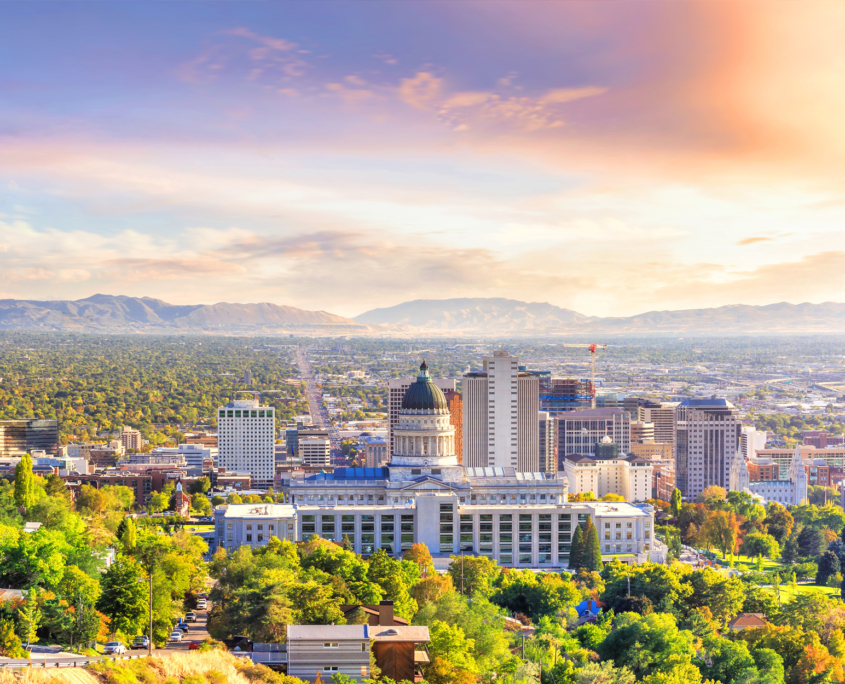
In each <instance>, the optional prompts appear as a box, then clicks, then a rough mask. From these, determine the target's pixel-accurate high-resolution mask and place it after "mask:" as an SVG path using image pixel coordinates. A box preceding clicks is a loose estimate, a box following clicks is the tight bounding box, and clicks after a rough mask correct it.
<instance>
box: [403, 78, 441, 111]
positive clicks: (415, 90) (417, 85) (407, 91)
mask: <svg viewBox="0 0 845 684" xmlns="http://www.w3.org/2000/svg"><path fill="white" fill-rule="evenodd" d="M442 87H443V79H442V78H437V77H436V76H435V75H434V74H432V73H430V72H427V71H419V72H417V73H416V74H415V75H414V76H413V77H412V78H403V79H402V80H401V81H400V83H399V87H398V89H397V93H398V95H399V99H400V100H402V102H404V103H405V104H407V105H410V106H411V107H414V108H416V109H429V108H430V107H431V105H432V103H433V102H434V100H435V99H437V97H438V96H439V95H440V92H441V89H442Z"/></svg>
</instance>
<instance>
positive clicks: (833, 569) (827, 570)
mask: <svg viewBox="0 0 845 684" xmlns="http://www.w3.org/2000/svg"><path fill="white" fill-rule="evenodd" d="M840 569H841V566H840V564H839V556H837V555H836V554H835V553H834V552H833V551H825V552H824V553H823V554H822V556H821V558H819V569H818V572H817V573H816V584H817V585H818V586H820V587H824V586H827V581H828V579H829V578H831V577H833V576H834V575H837V574H839V571H840Z"/></svg>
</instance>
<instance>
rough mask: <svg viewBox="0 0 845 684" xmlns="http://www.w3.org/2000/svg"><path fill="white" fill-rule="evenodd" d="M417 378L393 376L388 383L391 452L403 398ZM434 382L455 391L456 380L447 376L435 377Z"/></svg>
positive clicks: (388, 429) (388, 423)
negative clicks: (446, 377) (448, 378)
mask: <svg viewBox="0 0 845 684" xmlns="http://www.w3.org/2000/svg"><path fill="white" fill-rule="evenodd" d="M414 380H415V378H393V379H391V380H389V381H388V383H387V444H388V447H389V448H390V453H391V454H393V453H394V448H395V444H394V439H393V430H394V428H395V427H396V426H397V425H398V424H399V411H400V410H401V409H402V398H403V397H404V396H405V392H407V391H408V388H409V387H410V386H411V385H412V384H413V383H414ZM432 382H433V383H434V384H435V385H437V386H438V387H439V388H440V389H441V390H443V391H444V392H448V391H449V390H452V391H453V392H454V391H455V387H456V382H455V381H454V380H447V379H445V378H433V379H432Z"/></svg>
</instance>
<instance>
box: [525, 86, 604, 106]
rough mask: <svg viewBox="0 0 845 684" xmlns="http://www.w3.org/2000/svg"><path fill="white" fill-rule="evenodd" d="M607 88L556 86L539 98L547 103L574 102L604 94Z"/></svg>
mask: <svg viewBox="0 0 845 684" xmlns="http://www.w3.org/2000/svg"><path fill="white" fill-rule="evenodd" d="M607 90H608V89H607V88H599V87H596V86H588V87H586V88H555V89H554V90H550V91H549V92H547V93H546V94H545V95H543V96H541V97H540V98H539V101H540V102H543V103H545V104H563V103H565V102H574V101H575V100H581V99H583V98H585V97H595V96H596V95H603V94H604V93H606V92H607Z"/></svg>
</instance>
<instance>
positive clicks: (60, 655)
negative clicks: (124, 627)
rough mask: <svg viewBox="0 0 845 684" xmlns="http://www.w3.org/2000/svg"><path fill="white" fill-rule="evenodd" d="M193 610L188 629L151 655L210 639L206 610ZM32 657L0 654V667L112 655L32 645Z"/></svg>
mask: <svg viewBox="0 0 845 684" xmlns="http://www.w3.org/2000/svg"><path fill="white" fill-rule="evenodd" d="M194 612H195V613H196V614H197V621H196V622H190V623H188V625H189V630H188V632H187V634H185V636H184V637H182V641H180V642H176V643H172V644H167V646H166V647H165V648H157V649H154V650H153V656H154V657H156V658H167V657H169V656H172V655H174V654H176V653H185V652H187V651H189V650H190V643H191V642H192V641H204V640H205V639H210V638H211V635H210V634H209V633H208V630H207V629H206V622H207V620H208V611H204V610H203V611H199V610H197V611H194ZM31 653H32V657H31V659H30V660H23V659H20V658H0V669H3V668H21V667H30V666H31V667H38V668H44V667H46V668H51V667H85V666H86V665H87V664H88V663H91V662H95V661H97V660H111V659H112V656H96V657H91V656H86V655H78V654H74V653H68V652H66V651H60V650H59V647H58V646H37V645H33V646H32V651H31ZM146 656H147V649H145V648H144V649H133V650H130V651H127V652H126V653H125V654H124V655H123V656H115V658H117V659H121V658H144V657H146Z"/></svg>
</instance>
